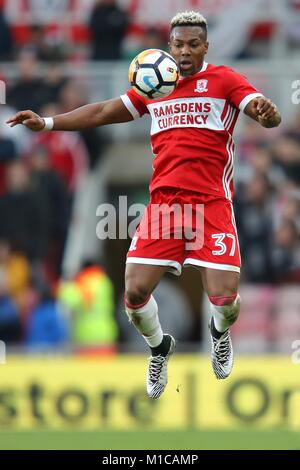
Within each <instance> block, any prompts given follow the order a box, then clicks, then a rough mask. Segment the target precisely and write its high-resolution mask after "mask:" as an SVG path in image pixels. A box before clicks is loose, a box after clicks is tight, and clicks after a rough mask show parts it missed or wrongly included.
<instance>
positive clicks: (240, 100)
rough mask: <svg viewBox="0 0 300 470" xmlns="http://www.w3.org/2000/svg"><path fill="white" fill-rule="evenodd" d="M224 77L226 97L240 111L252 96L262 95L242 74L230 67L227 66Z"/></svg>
mask: <svg viewBox="0 0 300 470" xmlns="http://www.w3.org/2000/svg"><path fill="white" fill-rule="evenodd" d="M224 78H225V80H224V85H225V96H226V99H227V100H228V101H229V102H230V103H232V104H233V105H234V106H235V107H236V108H238V109H240V110H241V111H244V109H245V107H246V106H247V104H248V103H249V102H250V101H251V100H253V98H256V97H258V96H263V94H262V93H261V92H260V91H258V90H257V89H256V88H255V87H254V86H253V85H251V83H249V82H248V80H247V78H246V77H245V76H244V75H241V74H239V73H237V72H235V71H234V70H232V69H230V68H227V71H226V74H225V77H224Z"/></svg>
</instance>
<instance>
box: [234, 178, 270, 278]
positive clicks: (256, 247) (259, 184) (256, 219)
mask: <svg viewBox="0 0 300 470" xmlns="http://www.w3.org/2000/svg"><path fill="white" fill-rule="evenodd" d="M270 190H271V188H270V185H269V182H268V180H267V178H266V176H264V175H254V176H253V177H252V179H251V180H250V181H249V182H248V183H247V184H246V187H245V191H244V194H240V195H239V196H238V197H237V198H236V205H235V212H236V219H237V226H238V232H239V239H240V246H241V253H242V258H243V264H244V272H245V276H246V278H247V281H250V282H269V280H270V279H271V272H272V268H271V262H270V261H271V260H270V245H271V238H272V203H271V192H270Z"/></svg>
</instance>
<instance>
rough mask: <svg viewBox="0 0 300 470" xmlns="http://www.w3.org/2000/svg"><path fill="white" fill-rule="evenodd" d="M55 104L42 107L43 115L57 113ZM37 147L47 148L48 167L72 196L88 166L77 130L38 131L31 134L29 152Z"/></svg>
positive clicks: (85, 151) (57, 109) (84, 149)
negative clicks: (59, 178) (55, 173)
mask: <svg viewBox="0 0 300 470" xmlns="http://www.w3.org/2000/svg"><path fill="white" fill-rule="evenodd" d="M59 112H60V110H59V108H58V106H57V105H56V104H54V103H53V104H48V105H47V106H44V107H43V109H42V113H43V115H44V116H47V115H53V114H58V113H59ZM39 147H43V148H44V149H45V150H47V152H48V155H49V159H50V167H51V168H52V169H53V170H54V171H56V172H57V174H58V175H59V176H60V177H61V179H62V181H63V182H64V184H65V187H66V188H67V191H68V194H69V195H70V196H71V197H72V196H73V193H74V191H75V190H76V188H77V186H78V184H79V182H80V180H81V178H82V176H83V175H84V174H85V172H86V170H87V167H88V160H89V157H88V153H87V150H86V146H85V145H84V142H83V141H82V139H81V136H80V134H79V133H77V132H40V133H36V134H34V135H33V136H32V147H31V151H30V152H31V153H32V152H35V151H36V149H38V148H39Z"/></svg>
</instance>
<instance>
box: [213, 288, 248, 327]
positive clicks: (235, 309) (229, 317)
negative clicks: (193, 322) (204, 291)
mask: <svg viewBox="0 0 300 470" xmlns="http://www.w3.org/2000/svg"><path fill="white" fill-rule="evenodd" d="M240 300H241V299H240V296H239V295H237V297H236V299H235V301H234V302H232V304H229V305H222V306H219V305H214V304H212V303H211V302H210V311H211V313H212V315H213V317H214V324H215V328H216V330H217V331H219V332H220V333H223V332H224V331H226V330H228V328H229V327H230V326H231V325H233V323H234V322H235V321H236V320H237V318H238V315H239V311H240Z"/></svg>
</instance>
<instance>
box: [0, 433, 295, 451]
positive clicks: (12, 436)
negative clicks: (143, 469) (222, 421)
mask: <svg viewBox="0 0 300 470" xmlns="http://www.w3.org/2000/svg"><path fill="white" fill-rule="evenodd" d="M0 449H1V450H4V449H5V450H8V449H17V450H27V449H28V450H29V449H34V450H39V449H52V450H59V449H70V450H72V449H74V450H75V449H82V450H85V449H87V450H91V449H94V450H115V449H120V450H125V449H126V450H138V449H143V450H173V449H176V450H191V449H194V450H202V449H234V450H236V449H300V433H298V432H292V431H288V430H286V431H285V430H263V431H262V430H259V431H257V430H255V429H253V430H239V431H237V430H234V431H198V430H197V431H196V430H195V431H193V430H187V431H174V430H172V431H168V430H165V431H145V432H142V431H137V432H135V431H128V432H121V431H120V432H118V431H107V432H105V431H99V432H96V431H93V432H91V431H85V432H83V431H77V432H75V431H38V432H35V431H17V432H15V431H8V432H0Z"/></svg>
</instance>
